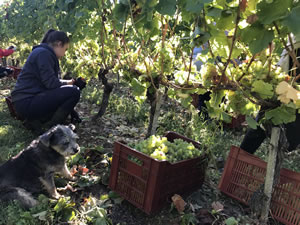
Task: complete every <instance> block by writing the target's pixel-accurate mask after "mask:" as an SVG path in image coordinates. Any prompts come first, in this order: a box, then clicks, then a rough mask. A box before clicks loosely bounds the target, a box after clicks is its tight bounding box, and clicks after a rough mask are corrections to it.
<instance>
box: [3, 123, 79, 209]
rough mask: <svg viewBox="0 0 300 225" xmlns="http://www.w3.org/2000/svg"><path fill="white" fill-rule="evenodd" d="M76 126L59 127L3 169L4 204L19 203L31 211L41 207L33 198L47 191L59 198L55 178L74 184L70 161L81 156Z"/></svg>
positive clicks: (12, 159)
mask: <svg viewBox="0 0 300 225" xmlns="http://www.w3.org/2000/svg"><path fill="white" fill-rule="evenodd" d="M74 128H75V126H74V125H69V126H63V125H57V126H55V127H53V128H51V129H50V130H49V131H48V132H46V133H45V134H43V135H41V136H40V137H39V138H38V139H37V140H34V141H33V142H32V143H31V144H30V145H29V146H28V147H27V148H26V149H24V150H23V151H21V152H20V153H19V154H18V155H16V156H15V157H13V158H11V159H10V160H8V161H7V162H5V163H4V164H2V165H1V166H0V201H11V200H18V201H20V203H21V205H23V206H24V207H26V208H30V207H32V206H35V205H36V204H37V201H36V200H35V199H34V197H33V195H35V194H39V193H42V191H43V189H45V190H46V191H47V192H48V194H49V195H50V196H51V197H53V198H59V196H60V195H59V194H58V192H57V189H56V186H55V183H54V174H55V173H58V174H61V175H62V176H64V177H65V178H67V179H70V180H73V177H72V175H71V174H70V172H69V170H68V168H67V165H66V157H68V156H71V155H73V154H76V153H78V152H79V150H80V147H79V145H78V144H77V142H76V139H77V138H78V136H77V135H76V134H75V133H74V132H73V130H74Z"/></svg>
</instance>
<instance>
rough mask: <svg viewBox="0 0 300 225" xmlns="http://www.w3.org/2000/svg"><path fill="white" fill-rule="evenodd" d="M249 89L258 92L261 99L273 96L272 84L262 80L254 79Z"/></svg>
mask: <svg viewBox="0 0 300 225" xmlns="http://www.w3.org/2000/svg"><path fill="white" fill-rule="evenodd" d="M251 91H253V92H256V93H258V94H259V96H260V97H261V98H263V99H268V98H271V97H272V96H273V86H272V85H271V84H268V83H266V82H264V81H262V80H256V81H254V82H253V84H252V89H251Z"/></svg>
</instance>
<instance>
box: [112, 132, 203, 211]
mask: <svg viewBox="0 0 300 225" xmlns="http://www.w3.org/2000/svg"><path fill="white" fill-rule="evenodd" d="M165 136H166V137H167V139H168V141H173V140H174V139H178V138H180V139H183V140H185V141H187V142H191V143H193V144H194V145H195V146H196V147H197V146H200V143H198V142H195V141H193V140H191V139H189V138H186V137H184V136H182V135H179V134H177V133H175V132H168V133H167V134H166V135H165ZM132 157H133V158H136V159H138V160H139V161H141V162H142V163H141V165H139V164H137V163H135V162H133V161H132V160H130V158H132ZM207 161H208V160H207V157H206V156H205V155H203V156H200V157H197V158H194V159H188V160H182V161H179V162H177V163H169V162H168V161H158V160H155V159H153V158H151V157H149V156H148V155H145V154H143V153H141V152H139V151H136V150H134V149H132V148H130V147H128V146H127V145H125V144H123V143H120V142H115V145H114V153H113V159H112V167H111V172H110V179H109V187H110V188H111V189H112V190H113V191H115V192H117V193H118V194H120V195H121V196H122V197H123V198H124V199H126V200H127V201H129V202H130V203H132V204H133V205H135V206H136V207H138V208H140V209H141V210H143V211H144V212H145V213H147V214H151V213H153V212H156V211H158V210H159V209H161V208H162V207H163V206H164V205H165V203H167V202H170V198H171V197H172V195H174V194H185V193H189V192H192V191H195V190H197V189H199V188H200V187H201V186H202V184H203V182H204V178H205V170H206V167H207Z"/></svg>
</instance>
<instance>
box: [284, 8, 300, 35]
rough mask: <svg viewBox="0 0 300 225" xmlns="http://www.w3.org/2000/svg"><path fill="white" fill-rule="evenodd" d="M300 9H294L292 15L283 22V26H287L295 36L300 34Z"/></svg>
mask: <svg viewBox="0 0 300 225" xmlns="http://www.w3.org/2000/svg"><path fill="white" fill-rule="evenodd" d="M299 15H300V7H296V8H293V9H292V11H291V13H290V14H289V15H288V16H287V17H286V18H284V19H283V20H282V24H283V25H285V26H287V27H288V28H289V29H290V30H291V32H292V33H293V34H294V35H299V34H300V26H299V24H300V16H299Z"/></svg>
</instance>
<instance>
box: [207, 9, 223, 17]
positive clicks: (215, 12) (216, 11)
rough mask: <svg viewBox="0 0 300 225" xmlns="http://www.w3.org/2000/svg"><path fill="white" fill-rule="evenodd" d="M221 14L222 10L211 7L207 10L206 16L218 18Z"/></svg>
mask: <svg viewBox="0 0 300 225" xmlns="http://www.w3.org/2000/svg"><path fill="white" fill-rule="evenodd" d="M221 13H222V9H218V8H215V7H212V8H210V9H208V12H207V16H211V17H215V18H219V17H220V16H221Z"/></svg>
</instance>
